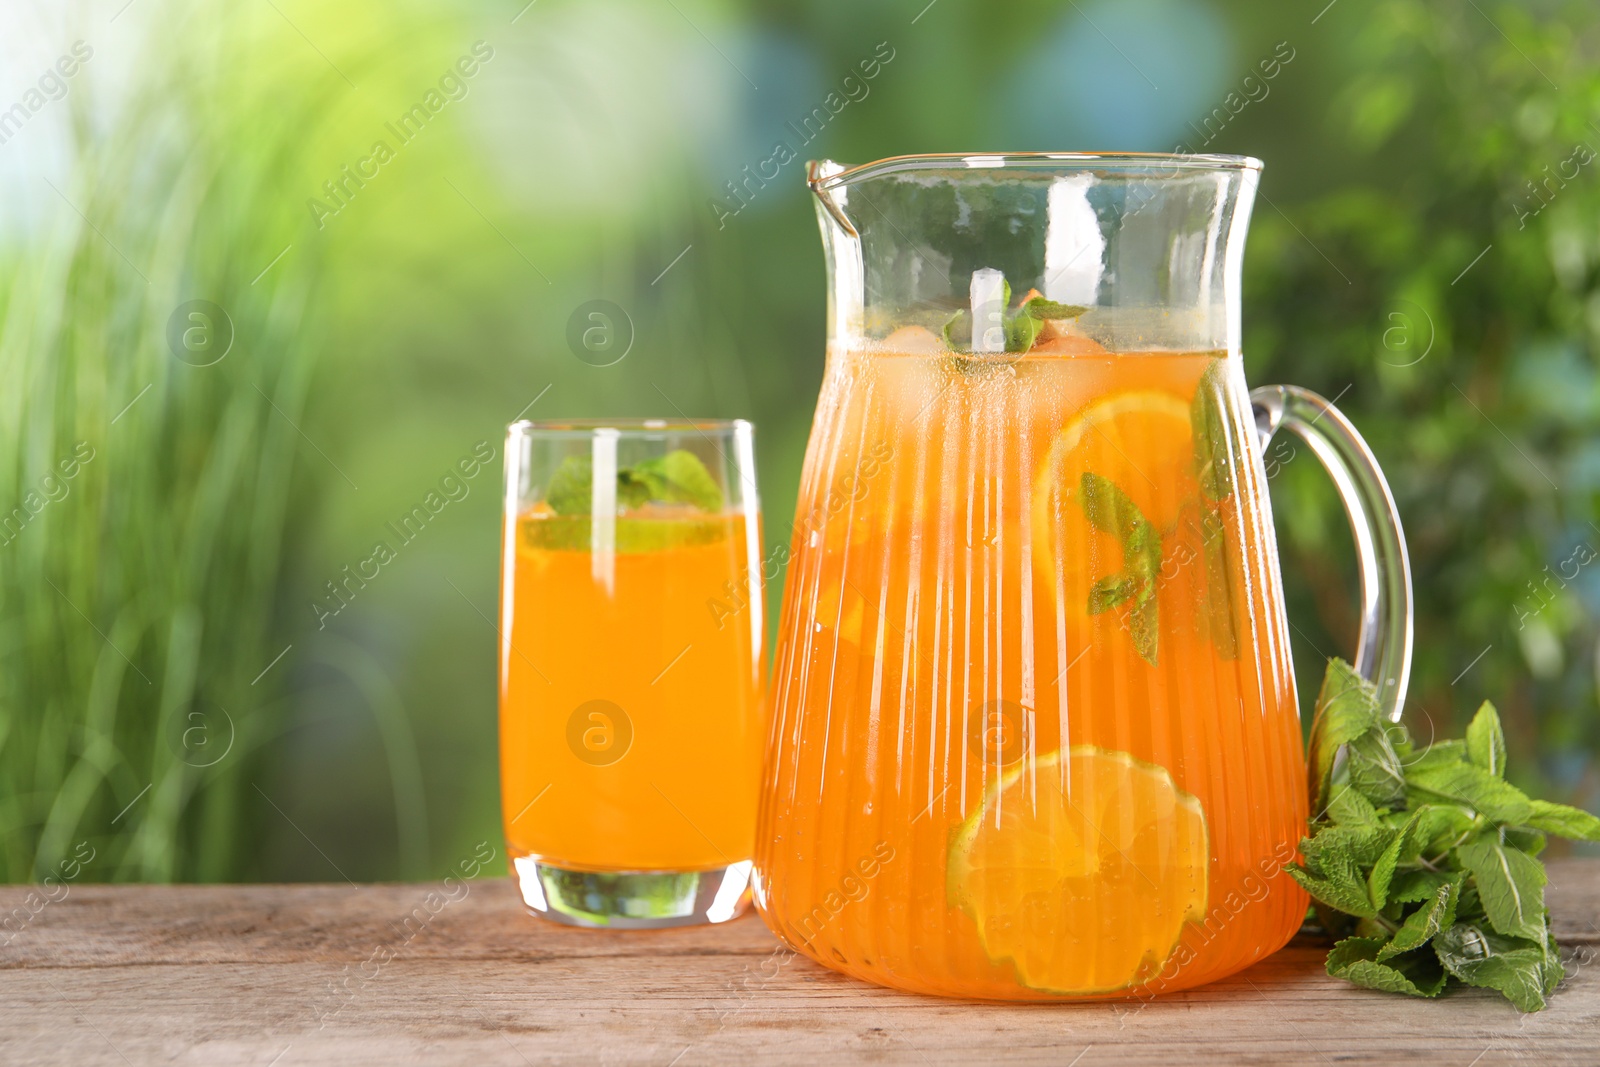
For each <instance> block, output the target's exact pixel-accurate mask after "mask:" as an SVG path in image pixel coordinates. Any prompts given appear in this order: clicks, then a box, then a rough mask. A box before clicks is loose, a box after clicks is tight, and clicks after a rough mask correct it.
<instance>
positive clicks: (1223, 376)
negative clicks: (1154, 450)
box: [1189, 359, 1241, 501]
mask: <svg viewBox="0 0 1600 1067" xmlns="http://www.w3.org/2000/svg"><path fill="white" fill-rule="evenodd" d="M1229 384H1230V383H1229V381H1228V364H1227V361H1226V360H1224V359H1214V360H1212V361H1211V362H1210V363H1208V364H1207V365H1206V369H1205V372H1204V373H1202V374H1201V375H1200V384H1199V385H1198V386H1196V387H1195V391H1194V399H1193V400H1192V401H1191V402H1190V404H1189V426H1190V430H1191V431H1192V433H1193V435H1194V452H1195V457H1194V458H1195V473H1196V475H1197V476H1198V478H1199V480H1200V490H1201V492H1202V493H1203V494H1204V495H1205V498H1206V499H1207V500H1212V501H1218V500H1226V499H1228V497H1230V496H1232V495H1233V464H1234V458H1233V457H1234V456H1235V455H1238V454H1241V450H1240V449H1239V448H1238V447H1237V442H1235V441H1234V440H1233V439H1232V434H1231V431H1230V427H1229V424H1228V416H1227V409H1226V408H1225V406H1224V405H1225V404H1226V403H1227V401H1226V397H1227V391H1228V388H1229Z"/></svg>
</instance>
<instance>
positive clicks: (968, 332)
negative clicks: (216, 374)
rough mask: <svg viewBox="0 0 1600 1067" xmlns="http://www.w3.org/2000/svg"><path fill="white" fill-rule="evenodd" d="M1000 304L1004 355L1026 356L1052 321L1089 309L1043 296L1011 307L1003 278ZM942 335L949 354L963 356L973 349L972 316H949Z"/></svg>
mask: <svg viewBox="0 0 1600 1067" xmlns="http://www.w3.org/2000/svg"><path fill="white" fill-rule="evenodd" d="M1000 285H1001V290H1000V291H1001V293H1002V294H1003V295H1002V297H1001V300H1000V303H1001V306H1002V307H1003V308H1004V310H1003V311H1002V312H1001V315H1000V325H1001V327H1002V328H1003V329H1004V331H1005V336H1006V351H1007V352H1026V351H1027V350H1028V349H1030V348H1032V347H1033V343H1034V341H1036V340H1038V337H1039V332H1040V331H1041V330H1043V329H1044V324H1045V323H1046V322H1047V321H1049V320H1051V319H1075V318H1077V317H1078V316H1079V315H1082V314H1083V313H1084V312H1086V311H1088V310H1089V309H1088V308H1086V307H1080V306H1079V305H1077V304H1062V303H1058V302H1057V301H1054V300H1047V299H1046V298H1044V297H1042V296H1033V297H1029V298H1028V299H1027V300H1024V301H1023V302H1022V304H1021V305H1020V306H1018V307H1015V308H1013V307H1011V306H1010V305H1011V282H1010V281H1009V280H1007V279H1004V278H1002V279H1001V282H1000ZM941 332H942V333H943V334H944V343H945V345H946V346H947V347H949V348H950V349H951V350H952V351H956V352H965V351H970V350H971V349H972V312H971V310H969V309H967V308H962V309H961V310H960V311H957V312H956V313H955V314H954V315H951V316H950V318H949V319H948V320H946V322H945V324H944V329H943V330H942V331H941Z"/></svg>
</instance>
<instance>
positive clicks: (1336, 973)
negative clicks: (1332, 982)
mask: <svg viewBox="0 0 1600 1067" xmlns="http://www.w3.org/2000/svg"><path fill="white" fill-rule="evenodd" d="M1383 944H1384V941H1383V939H1382V938H1377V937H1348V938H1345V939H1344V940H1343V941H1341V942H1339V943H1338V944H1337V945H1335V946H1334V947H1333V951H1331V952H1329V953H1328V973H1329V974H1330V975H1332V976H1333V977H1335V978H1343V979H1346V980H1347V981H1351V982H1354V983H1355V984H1356V985H1359V986H1365V987H1366V988H1368V989H1376V990H1378V991H1379V992H1383V993H1405V994H1406V995H1408V996H1413V997H1433V996H1437V995H1438V994H1439V991H1440V990H1442V989H1443V988H1444V983H1445V980H1446V978H1447V977H1448V976H1447V975H1446V974H1445V973H1444V970H1443V968H1441V967H1440V966H1439V963H1438V961H1437V960H1436V959H1433V958H1431V957H1432V953H1414V954H1412V955H1409V956H1401V957H1396V958H1393V959H1389V960H1388V961H1387V962H1384V963H1379V962H1377V957H1378V953H1379V951H1380V950H1381V949H1382V946H1383Z"/></svg>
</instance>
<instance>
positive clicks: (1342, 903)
mask: <svg viewBox="0 0 1600 1067" xmlns="http://www.w3.org/2000/svg"><path fill="white" fill-rule="evenodd" d="M1390 833H1391V831H1387V830H1384V829H1383V828H1381V827H1378V828H1374V829H1373V830H1371V831H1366V830H1365V829H1363V830H1360V831H1357V830H1352V831H1350V832H1347V833H1343V834H1340V833H1339V832H1338V831H1337V830H1324V831H1322V832H1321V833H1319V834H1317V835H1315V836H1314V837H1311V838H1308V839H1306V840H1304V841H1301V842H1300V850H1301V853H1302V854H1303V855H1304V856H1305V864H1304V866H1297V865H1293V864H1291V865H1290V866H1289V867H1288V871H1289V874H1290V876H1291V877H1292V878H1294V880H1295V881H1297V882H1299V883H1300V885H1301V886H1303V887H1304V888H1305V891H1306V892H1307V893H1310V894H1311V895H1312V896H1313V897H1315V898H1317V899H1318V900H1320V901H1321V902H1323V903H1324V904H1327V905H1328V906H1329V907H1331V908H1334V909H1336V910H1338V911H1342V912H1344V913H1345V914H1347V915H1354V916H1357V917H1360V918H1370V917H1371V916H1374V915H1376V914H1377V913H1378V910H1379V909H1378V908H1376V907H1374V906H1373V904H1372V898H1371V895H1370V891H1369V890H1368V887H1367V879H1366V876H1365V875H1364V874H1363V873H1362V870H1361V869H1362V867H1363V866H1367V865H1370V864H1371V863H1372V862H1373V861H1374V858H1375V857H1376V856H1378V855H1381V854H1382V852H1383V850H1384V848H1385V847H1386V846H1387V844H1388V840H1389V838H1388V835H1389V834H1390Z"/></svg>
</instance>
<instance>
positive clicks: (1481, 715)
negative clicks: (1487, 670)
mask: <svg viewBox="0 0 1600 1067" xmlns="http://www.w3.org/2000/svg"><path fill="white" fill-rule="evenodd" d="M1467 759H1468V760H1469V761H1471V763H1472V765H1473V766H1475V767H1481V768H1483V769H1484V770H1486V771H1488V772H1489V773H1490V774H1492V775H1494V776H1495V777H1496V778H1504V777H1505V776H1506V735H1505V733H1504V732H1503V731H1502V730H1501V729H1500V714H1499V713H1498V712H1496V711H1495V710H1494V705H1493V704H1491V703H1489V702H1488V701H1487V700H1485V701H1484V702H1483V704H1482V705H1480V706H1479V708H1478V714H1476V715H1474V716H1473V717H1472V722H1471V724H1469V725H1468V726H1467Z"/></svg>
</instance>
